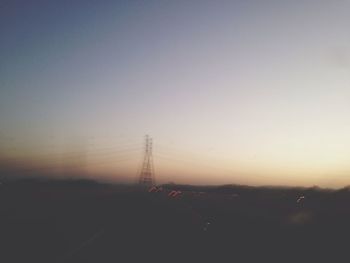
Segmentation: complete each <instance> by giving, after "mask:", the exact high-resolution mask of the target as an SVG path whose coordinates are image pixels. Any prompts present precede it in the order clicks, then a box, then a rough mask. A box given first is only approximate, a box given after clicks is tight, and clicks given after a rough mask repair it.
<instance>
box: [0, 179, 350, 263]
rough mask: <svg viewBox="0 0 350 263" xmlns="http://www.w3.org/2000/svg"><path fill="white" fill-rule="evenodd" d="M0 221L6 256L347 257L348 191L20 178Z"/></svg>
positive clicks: (3, 198) (8, 186)
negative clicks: (155, 186)
mask: <svg viewBox="0 0 350 263" xmlns="http://www.w3.org/2000/svg"><path fill="white" fill-rule="evenodd" d="M171 190H181V193H179V194H178V195H177V196H176V197H169V196H168V194H169V192H170V191H171ZM0 228H1V229H0V242H1V243H0V262H5V263H10V262H35V263H40V262H45V263H49V262H78V263H79V262H86V263H88V262H96V263H97V262H98V263H104V262H340V261H342V262H347V261H348V258H349V252H348V250H349V248H350V235H349V233H350V191H348V189H343V190H339V191H324V190H320V189H317V188H312V189H296V188H295V189H280V188H249V187H241V186H225V187H190V186H176V185H167V186H164V187H163V191H161V192H157V193H156V192H153V193H149V192H147V191H145V190H142V189H138V188H136V187H132V186H112V185H100V184H97V183H93V182H88V181H76V182H74V181H71V182H70V181H61V182H60V181H52V182H40V181H33V180H31V181H17V182H8V183H4V184H2V185H1V186H0Z"/></svg>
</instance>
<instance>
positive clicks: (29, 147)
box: [0, 0, 350, 187]
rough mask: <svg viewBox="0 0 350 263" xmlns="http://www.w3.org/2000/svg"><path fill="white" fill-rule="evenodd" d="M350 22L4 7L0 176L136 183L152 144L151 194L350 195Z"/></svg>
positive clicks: (217, 6) (269, 9)
mask: <svg viewBox="0 0 350 263" xmlns="http://www.w3.org/2000/svg"><path fill="white" fill-rule="evenodd" d="M349 10H350V1H341V0H339V1H338V0H335V1H328V0H327V1H321V0H318V1H316V0H315V1H311V0H310V1H309V0H300V1H277V0H276V1H258V0H255V1H249V0H244V1H243V0H242V1H188V0H187V1H64V0H61V1H49V0H46V1H34V0H33V1H16V0H2V1H0V40H1V41H0V123H1V126H0V145H1V150H0V152H1V156H2V159H3V160H4V161H2V164H3V165H5V166H6V165H7V166H11V165H12V166H21V167H22V168H23V167H26V166H30V167H31V168H33V167H34V168H33V169H36V168H38V167H39V166H40V167H41V166H43V165H44V166H45V167H46V168H47V169H48V170H49V171H51V172H52V174H53V173H54V172H53V170H54V168H55V167H56V166H60V167H61V168H62V166H63V167H70V166H74V165H75V167H79V168H77V169H78V170H79V169H80V170H81V171H79V172H84V173H86V174H88V176H90V177H93V178H97V179H98V178H102V177H103V176H104V177H108V178H109V179H116V180H117V179H120V178H122V177H123V176H124V177H125V178H127V179H128V180H134V178H135V176H136V175H137V168H138V166H139V163H140V161H141V157H142V142H143V136H144V135H145V134H150V135H151V136H152V137H153V138H154V164H155V169H156V173H157V180H158V182H169V181H173V182H178V183H196V184H197V183H198V184H207V183H210V184H221V183H242V184H253V185H304V186H310V185H319V186H324V187H341V186H344V185H348V184H350V33H349V28H350V16H349ZM70 154H73V155H74V156H73V157H71V155H70ZM62 156H63V157H62ZM82 167H83V168H82ZM38 169H39V168H38ZM50 169H51V170H50ZM74 169H75V168H74ZM59 171H61V172H62V169H61V170H59ZM58 173H59V172H58ZM48 174H49V172H48Z"/></svg>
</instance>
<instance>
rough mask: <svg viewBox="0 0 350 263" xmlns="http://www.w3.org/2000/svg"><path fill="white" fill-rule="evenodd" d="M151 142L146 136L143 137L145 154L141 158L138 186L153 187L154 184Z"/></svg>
mask: <svg viewBox="0 0 350 263" xmlns="http://www.w3.org/2000/svg"><path fill="white" fill-rule="evenodd" d="M152 147H153V140H152V138H150V137H149V136H148V135H146V136H145V153H144V157H143V162H142V167H141V172H140V178H139V184H140V185H145V186H153V185H155V184H156V182H155V178H154V167H153V156H152Z"/></svg>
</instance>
